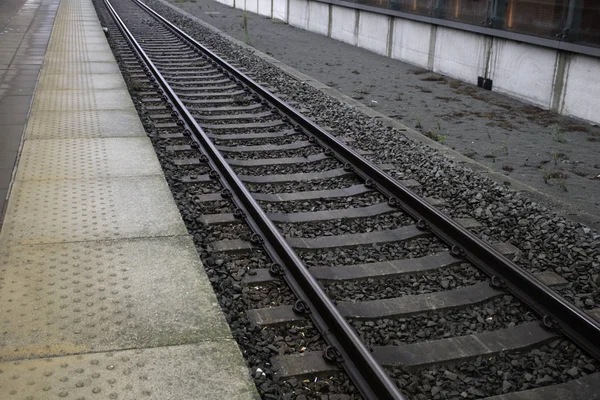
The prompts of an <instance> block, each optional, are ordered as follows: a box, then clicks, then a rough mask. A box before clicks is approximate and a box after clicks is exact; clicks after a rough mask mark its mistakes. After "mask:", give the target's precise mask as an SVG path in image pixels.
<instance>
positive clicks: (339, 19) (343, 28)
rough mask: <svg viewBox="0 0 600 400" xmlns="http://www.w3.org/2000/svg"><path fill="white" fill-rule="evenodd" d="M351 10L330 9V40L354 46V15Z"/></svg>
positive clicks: (353, 11) (355, 12) (342, 8)
mask: <svg viewBox="0 0 600 400" xmlns="http://www.w3.org/2000/svg"><path fill="white" fill-rule="evenodd" d="M357 13H358V11H356V10H353V9H351V8H346V7H339V6H332V7H331V38H332V39H335V40H339V41H341V42H344V43H349V44H352V45H356V43H357V37H356V14H357Z"/></svg>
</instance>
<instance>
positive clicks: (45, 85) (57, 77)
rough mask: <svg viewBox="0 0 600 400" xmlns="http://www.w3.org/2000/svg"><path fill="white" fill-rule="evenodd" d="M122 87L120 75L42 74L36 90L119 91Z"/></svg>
mask: <svg viewBox="0 0 600 400" xmlns="http://www.w3.org/2000/svg"><path fill="white" fill-rule="evenodd" d="M122 87H123V77H122V76H121V74H91V73H88V74H76V75H75V74H74V75H66V74H52V75H51V74H44V79H43V80H41V81H40V84H39V86H38V90H47V89H62V90H82V89H121V88H122Z"/></svg>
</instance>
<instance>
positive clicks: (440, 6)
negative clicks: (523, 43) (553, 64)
mask: <svg viewBox="0 0 600 400" xmlns="http://www.w3.org/2000/svg"><path fill="white" fill-rule="evenodd" d="M347 1H348V2H352V3H359V4H364V5H369V6H372V7H380V8H387V9H391V10H394V11H400V12H404V13H410V14H418V15H423V16H432V17H434V18H442V19H446V20H452V21H458V22H463V23H467V24H472V25H478V26H484V27H488V28H494V29H501V30H506V31H510V32H515V33H523V34H527V35H534V36H538V37H544V38H548V39H553V40H561V41H565V42H571V43H579V44H584V45H588V46H596V47H600V0H347Z"/></svg>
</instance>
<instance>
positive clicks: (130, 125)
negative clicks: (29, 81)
mask: <svg viewBox="0 0 600 400" xmlns="http://www.w3.org/2000/svg"><path fill="white" fill-rule="evenodd" d="M117 136H146V133H145V131H144V128H143V127H142V124H141V122H140V120H139V117H138V115H137V113H136V112H135V110H130V111H117V110H113V111H70V112H69V111H67V112H60V113H57V112H53V111H46V112H36V113H32V114H31V116H30V117H29V121H28V122H27V128H26V130H25V139H38V138H42V139H43V138H76V137H86V138H87V137H90V138H91V137H117Z"/></svg>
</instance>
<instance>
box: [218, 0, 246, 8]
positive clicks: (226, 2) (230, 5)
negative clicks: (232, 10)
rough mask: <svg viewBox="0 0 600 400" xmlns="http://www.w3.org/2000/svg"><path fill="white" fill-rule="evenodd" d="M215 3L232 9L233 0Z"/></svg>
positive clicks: (220, 0)
mask: <svg viewBox="0 0 600 400" xmlns="http://www.w3.org/2000/svg"><path fill="white" fill-rule="evenodd" d="M217 1H218V2H219V3H221V4H225V5H226V6H229V7H233V0H217ZM242 1H243V0H242Z"/></svg>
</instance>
